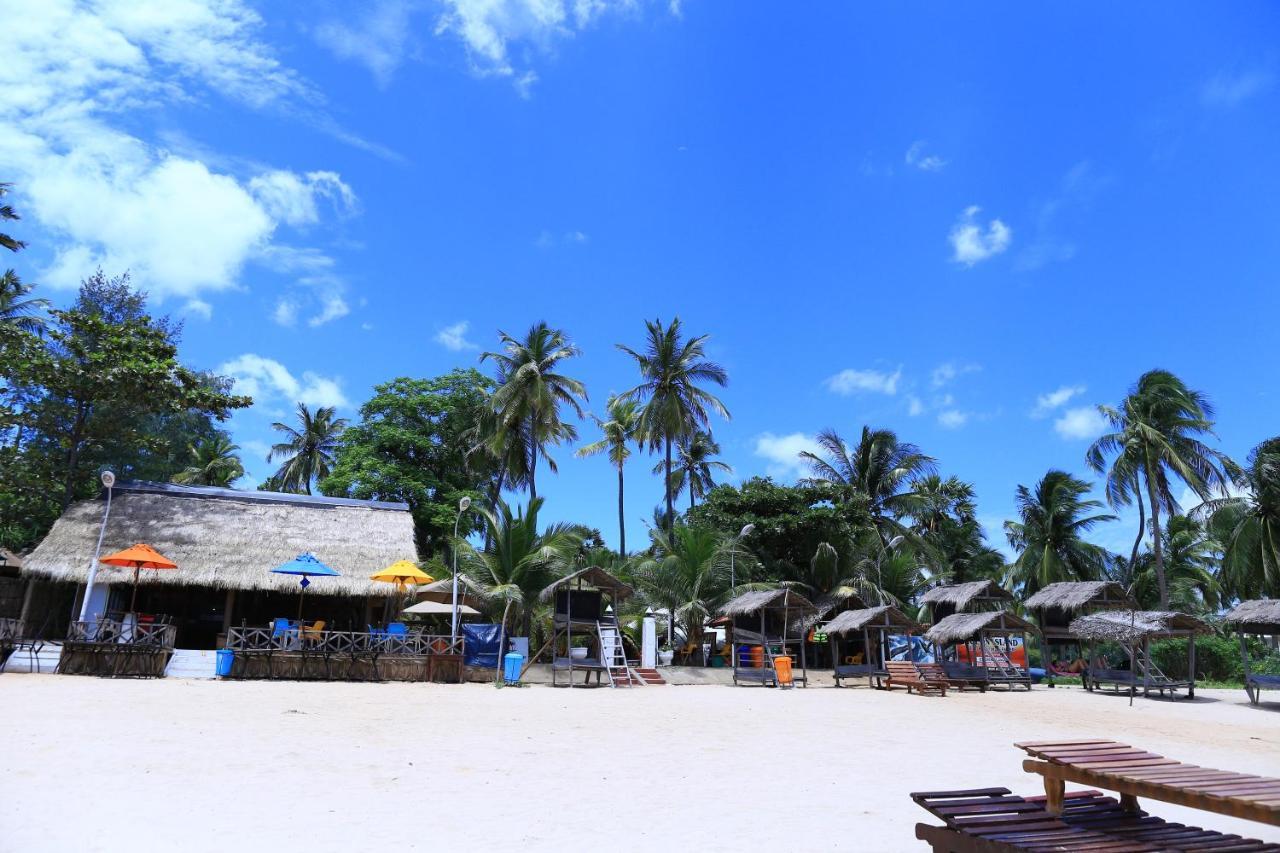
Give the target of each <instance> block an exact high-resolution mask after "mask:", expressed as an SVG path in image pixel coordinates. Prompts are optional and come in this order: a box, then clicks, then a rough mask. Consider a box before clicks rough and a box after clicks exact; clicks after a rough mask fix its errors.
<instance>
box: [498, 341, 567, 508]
mask: <svg viewBox="0 0 1280 853" xmlns="http://www.w3.org/2000/svg"><path fill="white" fill-rule="evenodd" d="M498 336H499V338H500V340H501V342H502V346H503V351H502V352H486V353H484V354H483V355H481V356H480V360H481V361H486V360H489V359H492V360H493V361H495V362H497V364H498V377H497V379H498V389H497V390H496V391H494V392H493V397H492V398H491V399H490V404H491V406H492V408H493V411H494V413H495V414H496V415H497V416H498V422H497V427H498V429H497V431H496V432H495V433H494V435H495V436H500V437H501V440H502V441H510V442H511V446H514V447H516V448H519V449H520V450H521V451H522V454H523V456H525V457H526V458H527V459H528V460H529V461H528V464H527V466H526V465H524V464H521V465H520V466H519V470H520V471H521V472H522V473H523V474H525V475H526V476H527V480H526V482H527V484H528V486H529V498H530V500H532V499H534V498H537V497H538V484H537V473H538V454H539V452H541V453H542V455H543V457H544V458H545V459H546V460H547V466H548V467H549V468H550V469H551V471H552V472H553V473H554V472H555V471H557V470H558V469H557V467H556V461H555V459H553V458H552V457H551V456H549V455H548V454H547V452H546V449H547V447H548V446H549V445H555V444H560V443H561V442H563V441H573V440H574V439H576V438H577V437H578V430H577V429H576V428H575V427H574V426H573V424H569V423H565V422H564V421H563V420H561V418H560V407H561V406H568V407H569V408H571V409H573V411H574V413H575V414H577V416H578V417H579V418H581V417H583V411H582V406H581V405H580V404H579V402H578V400H579V398H581V399H582V400H586V399H587V389H586V386H585V385H583V384H582V383H581V382H579V381H578V380H576V379H571V378H570V377H568V376H564V375H563V374H560V373H556V372H555V370H556V369H557V368H558V367H559V365H560V362H562V361H564V360H565V359H569V358H572V357H574V356H576V355H578V354H579V350H578V348H577V347H575V346H574V345H573V344H571V343H570V342H569V340H568V338H567V337H566V336H565V333H564V332H563V331H561V330H560V329H552V328H551V327H549V326H548V325H547V324H546V323H545V322H543V323H538V324H536V325H534V326H533V327H531V328H530V329H529V331H528V333H526V334H525V336H524V339H523V340H520V339H517V338H513V337H512V336H511V335H508V334H507V333H506V332H503V331H499V332H498ZM495 440H497V439H496V438H495ZM504 455H505V454H504Z"/></svg>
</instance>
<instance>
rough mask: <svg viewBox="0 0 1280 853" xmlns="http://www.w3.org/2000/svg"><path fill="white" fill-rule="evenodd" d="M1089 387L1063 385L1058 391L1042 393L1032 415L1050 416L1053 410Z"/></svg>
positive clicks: (1034, 416)
mask: <svg viewBox="0 0 1280 853" xmlns="http://www.w3.org/2000/svg"><path fill="white" fill-rule="evenodd" d="M1086 390H1087V389H1086V388H1085V387H1084V386H1083V385H1063V386H1062V387H1061V388H1059V389H1058V390H1056V391H1050V392H1049V393H1048V394H1041V395H1040V396H1039V397H1036V407H1035V408H1034V409H1032V410H1031V417H1033V418H1044V417H1048V416H1049V414H1050V413H1051V412H1053V410H1055V409H1057V408H1060V407H1062V406H1064V405H1066V404H1067V402H1068V401H1070V400H1072V399H1073V398H1075V397H1079V396H1080V395H1081V394H1083V393H1084V392H1085V391H1086Z"/></svg>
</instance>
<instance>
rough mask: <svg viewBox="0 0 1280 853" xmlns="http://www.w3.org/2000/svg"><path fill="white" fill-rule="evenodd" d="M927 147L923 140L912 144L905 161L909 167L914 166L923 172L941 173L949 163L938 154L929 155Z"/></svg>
mask: <svg viewBox="0 0 1280 853" xmlns="http://www.w3.org/2000/svg"><path fill="white" fill-rule="evenodd" d="M926 147H927V146H926V144H925V141H924V140H923V139H920V140H917V141H915V142H913V143H911V147H910V148H908V149H907V153H906V155H905V156H904V157H903V159H904V160H905V162H906V164H907V165H908V166H914V167H915V168H917V169H919V170H920V171H922V172H941V171H942V169H943V168H944V167H945V166H946V165H947V161H946V160H944V159H942V158H941V157H939V156H938V155H937V154H930V153H928V152H927V151H926V150H925V149H926Z"/></svg>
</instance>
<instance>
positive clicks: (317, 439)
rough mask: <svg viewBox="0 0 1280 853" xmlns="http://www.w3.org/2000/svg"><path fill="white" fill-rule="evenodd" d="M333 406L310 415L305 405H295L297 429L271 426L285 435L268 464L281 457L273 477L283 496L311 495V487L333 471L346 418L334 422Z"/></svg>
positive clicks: (284, 425)
mask: <svg viewBox="0 0 1280 853" xmlns="http://www.w3.org/2000/svg"><path fill="white" fill-rule="evenodd" d="M335 414H336V410H335V409H334V407H333V406H321V407H320V408H318V409H316V410H315V412H314V413H313V412H312V411H311V410H310V409H308V408H307V404H306V403H299V404H298V419H297V421H296V424H297V425H296V426H290V425H288V424H284V423H280V422H279V421H277V422H275V423H273V424H272V425H271V428H272V429H274V430H275V431H276V432H280V433H284V436H285V440H284V441H282V442H280V443H279V444H275V445H272V447H271V452H270V453H268V454H267V461H268V462H271V461H273V460H275V458H276V457H277V456H278V457H282V458H283V459H284V464H283V465H281V466H280V468H279V470H277V471H276V473H275V474H274V475H272V476H273V479H274V481H275V482H276V483H277V484H279V486H280V488H282V489H283V490H284V491H286V492H305V493H306V494H308V495H309V494H311V484H312V483H313V482H318V481H320V480H323V479H324V478H325V477H328V476H329V472H330V471H331V470H332V469H333V461H334V454H335V453H336V452H337V449H338V438H339V436H341V435H342V431H343V430H344V429H346V426H347V419H346V418H335V417H334V415H335Z"/></svg>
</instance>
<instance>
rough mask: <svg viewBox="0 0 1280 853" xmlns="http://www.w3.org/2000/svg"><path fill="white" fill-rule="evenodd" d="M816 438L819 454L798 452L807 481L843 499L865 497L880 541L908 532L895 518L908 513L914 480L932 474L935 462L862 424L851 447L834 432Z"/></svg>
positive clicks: (888, 432) (885, 432) (912, 501)
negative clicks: (834, 490) (808, 474)
mask: <svg viewBox="0 0 1280 853" xmlns="http://www.w3.org/2000/svg"><path fill="white" fill-rule="evenodd" d="M817 440H818V445H819V447H821V448H822V450H823V453H824V456H819V455H818V454H816V453H810V452H809V451H807V450H805V451H801V453H800V458H801V459H803V460H804V461H805V462H807V463H808V464H809V468H810V470H811V471H812V472H813V477H812V480H811V481H812V482H817V483H830V484H832V485H834V486H836V487H837V488H839V489H840V490H841V492H842V493H844V494H845V495H846V496H852V495H853V494H859V495H863V496H864V497H866V499H867V500H868V502H869V508H870V510H871V517H872V520H873V521H874V523H875V525H876V529H877V530H879V531H880V536H881V539H882V540H883V541H885V542H887V541H889V540H890V539H891V538H893V537H894V536H896V535H906V534H910V533H911V531H910V530H908V529H907V528H906V527H904V526H903V525H902V524H900V523H899V521H898V519H899V518H901V517H903V516H905V515H908V514H910V513H911V512H912V510H913V508H914V507H915V505H916V504H915V501H916V497H917V495H916V491H915V482H916V480H918V479H919V478H922V477H925V476H928V475H929V474H932V473H933V472H934V469H935V465H936V460H934V459H933V457H931V456H926V455H924V454H923V453H921V452H920V448H918V447H916V446H915V445H914V444H909V443H907V442H904V441H899V440H898V436H897V434H895V433H894V432H893V431H892V430H887V429H877V430H873V429H871V427H868V426H864V427H863V428H862V435H861V437H860V438H859V440H858V444H857V446H855V447H853V448H852V449H851V448H850V447H849V445H847V444H845V441H844V439H842V438H841V437H840V435H839V433H837V432H836V431H835V430H831V429H827V430H823V431H822V432H820V433H818V439H817ZM824 457H825V458H824Z"/></svg>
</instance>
